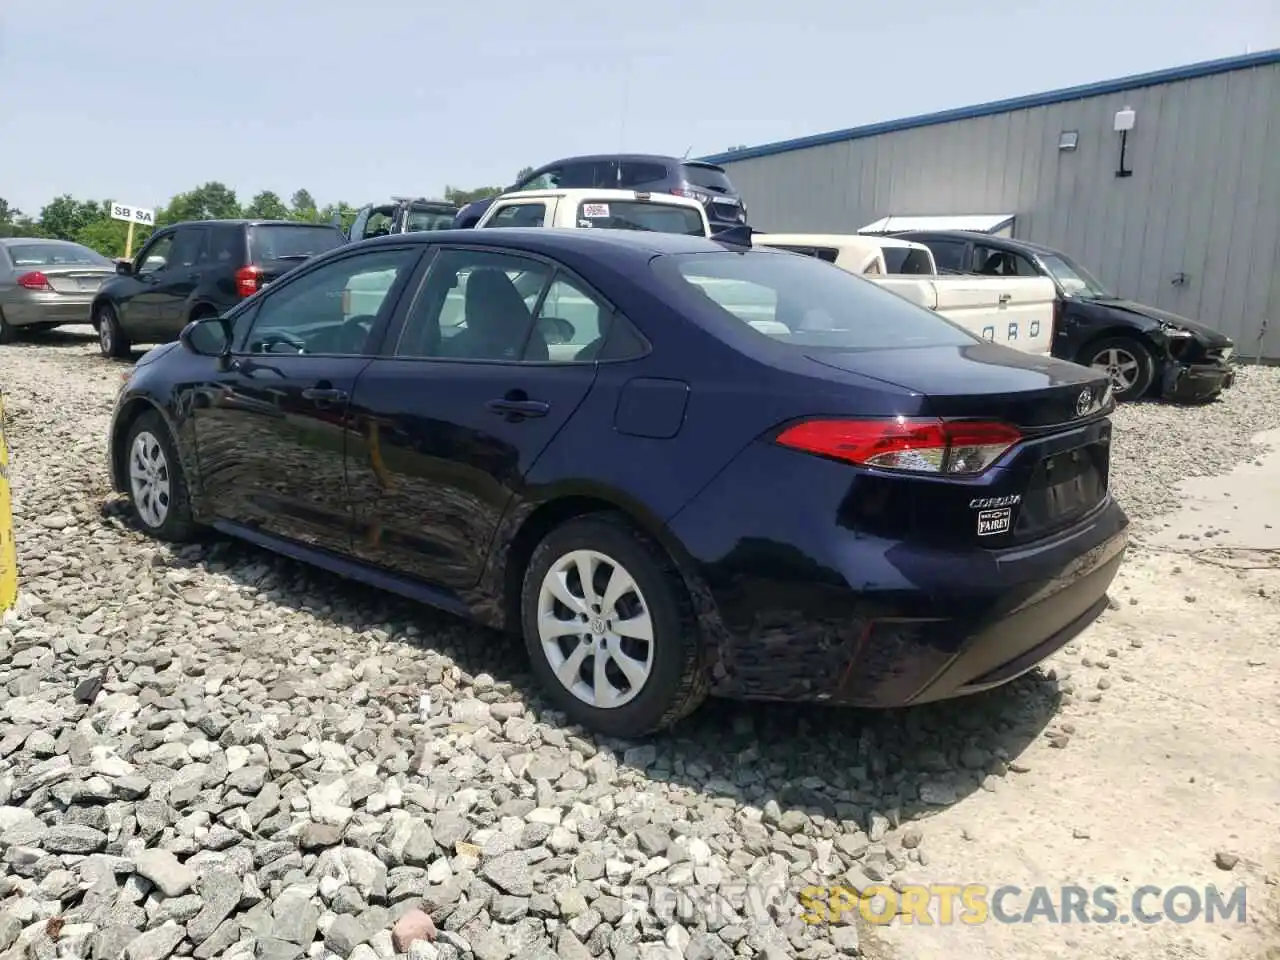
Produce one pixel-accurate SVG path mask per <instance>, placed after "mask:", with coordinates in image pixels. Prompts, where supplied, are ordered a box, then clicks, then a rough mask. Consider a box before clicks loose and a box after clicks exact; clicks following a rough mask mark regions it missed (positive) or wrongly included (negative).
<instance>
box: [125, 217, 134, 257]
mask: <svg viewBox="0 0 1280 960" xmlns="http://www.w3.org/2000/svg"><path fill="white" fill-rule="evenodd" d="M132 256H133V221H132V220H130V221H129V235H128V236H126V237H125V238H124V258H125V259H126V260H128V259H129V258H130V257H132Z"/></svg>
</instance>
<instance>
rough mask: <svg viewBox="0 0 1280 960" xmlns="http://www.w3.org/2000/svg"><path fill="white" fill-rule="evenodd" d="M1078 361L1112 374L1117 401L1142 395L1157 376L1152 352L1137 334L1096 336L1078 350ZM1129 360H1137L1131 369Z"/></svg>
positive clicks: (1113, 389)
mask: <svg viewBox="0 0 1280 960" xmlns="http://www.w3.org/2000/svg"><path fill="white" fill-rule="evenodd" d="M1117 361H1118V363H1117ZM1078 362H1079V363H1081V364H1083V365H1084V366H1086V367H1093V368H1095V369H1097V370H1098V371H1099V372H1100V373H1101V372H1105V373H1107V375H1108V376H1109V377H1110V378H1111V392H1112V395H1113V396H1114V397H1115V398H1116V400H1117V401H1124V400H1137V399H1139V398H1141V397H1145V396H1146V395H1147V391H1148V390H1150V389H1151V384H1152V383H1154V382H1155V379H1156V358H1155V354H1154V353H1152V351H1151V347H1150V346H1148V345H1147V344H1146V343H1145V342H1144V341H1142V340H1139V339H1138V338H1137V337H1106V338H1104V339H1102V340H1095V341H1094V342H1093V343H1090V344H1088V345H1087V346H1086V347H1085V348H1084V349H1083V350H1081V351H1080V359H1079V361H1078ZM1129 362H1132V363H1136V364H1137V367H1136V369H1130V368H1129V367H1128V363H1129Z"/></svg>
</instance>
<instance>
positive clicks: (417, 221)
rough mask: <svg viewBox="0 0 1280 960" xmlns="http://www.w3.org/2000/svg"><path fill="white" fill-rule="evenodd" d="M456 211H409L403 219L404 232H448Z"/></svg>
mask: <svg viewBox="0 0 1280 960" xmlns="http://www.w3.org/2000/svg"><path fill="white" fill-rule="evenodd" d="M456 213H457V211H456V210H423V209H418V210H414V209H410V210H409V215H408V216H407V217H405V226H404V229H405V232H406V233H418V232H420V231H423V230H450V229H452V228H453V218H454V216H455V215H456Z"/></svg>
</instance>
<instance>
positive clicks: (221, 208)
mask: <svg viewBox="0 0 1280 960" xmlns="http://www.w3.org/2000/svg"><path fill="white" fill-rule="evenodd" d="M238 216H240V204H239V202H238V201H237V200H236V192H235V191H234V190H232V189H230V188H229V187H227V186H226V185H225V184H222V183H219V182H218V181H217V180H211V181H210V182H209V183H204V184H201V185H200V186H198V187H196V188H195V189H194V190H189V191H187V192H186V193H180V194H178V195H177V196H176V197H174V198H173V199H172V200H170V201H169V203H168V205H167V206H166V207H165V218H164V220H163V221H162V220H161V219H160V217H159V216H157V217H156V222H157V223H181V222H182V221H184V220H231V219H235V218H236V217H238Z"/></svg>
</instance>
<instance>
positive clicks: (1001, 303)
mask: <svg viewBox="0 0 1280 960" xmlns="http://www.w3.org/2000/svg"><path fill="white" fill-rule="evenodd" d="M751 243H752V246H756V247H770V248H773V249H777V250H789V251H791V252H793V253H800V254H805V255H807V256H810V257H817V258H818V259H820V260H825V261H826V262H827V263H831V264H834V265H835V266H837V267H839V268H840V269H842V270H847V271H848V272H849V273H853V274H856V275H858V276H861V277H865V278H866V279H868V280H870V281H872V282H873V283H876V284H879V285H880V286H882V287H885V288H886V289H888V290H891V291H892V292H894V293H896V294H897V295H898V296H900V297H903V298H904V299H906V300H910V301H911V302H912V303H915V304H918V305H919V306H922V307H926V308H928V309H930V310H933V311H935V312H937V313H939V314H941V315H942V316H944V317H946V318H947V319H948V320H950V321H951V322H952V323H955V324H956V325H958V326H961V327H963V328H964V329H966V330H968V331H969V332H970V333H973V334H975V335H977V336H979V337H982V338H983V339H984V340H991V341H993V342H995V343H999V344H1003V345H1004V346H1007V347H1014V348H1016V349H1018V350H1023V351H1025V352H1027V353H1034V354H1037V355H1040V356H1046V357H1047V356H1049V351H1050V347H1051V346H1052V344H1053V317H1054V306H1055V303H1056V301H1057V291H1056V289H1055V288H1054V286H1053V281H1051V280H1046V279H1045V278H1044V277H979V276H972V277H970V276H952V275H950V274H948V275H945V276H940V275H939V274H938V269H937V265H936V264H935V263H934V260H933V254H932V253H931V252H930V251H929V248H928V247H926V246H925V245H924V244H922V243H914V242H912V241H910V240H899V239H896V238H894V237H876V236H866V235H862V234H840V233H757V234H754V235H753V236H752V238H751Z"/></svg>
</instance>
